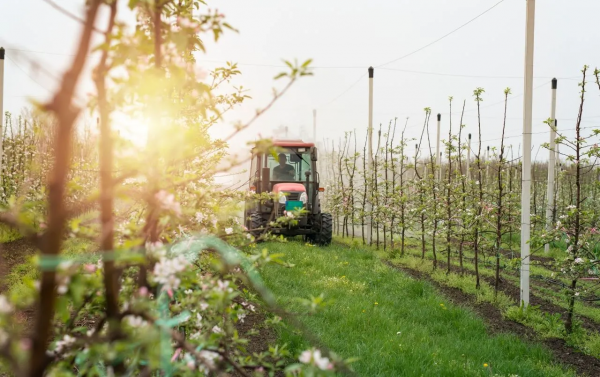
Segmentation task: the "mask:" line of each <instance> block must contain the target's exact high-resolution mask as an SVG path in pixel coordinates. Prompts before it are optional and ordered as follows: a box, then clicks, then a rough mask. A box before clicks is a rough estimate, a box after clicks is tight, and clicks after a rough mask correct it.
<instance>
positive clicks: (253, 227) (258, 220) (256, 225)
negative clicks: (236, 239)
mask: <svg viewBox="0 0 600 377" xmlns="http://www.w3.org/2000/svg"><path fill="white" fill-rule="evenodd" d="M248 222H249V224H248V225H249V226H248V230H249V231H250V233H251V234H252V235H253V236H254V237H255V238H258V237H260V236H261V235H262V233H263V230H262V228H263V219H262V217H261V216H260V215H259V214H257V213H251V214H250V219H249V221H248Z"/></svg>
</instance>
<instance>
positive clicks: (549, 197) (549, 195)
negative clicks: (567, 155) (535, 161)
mask: <svg viewBox="0 0 600 377" xmlns="http://www.w3.org/2000/svg"><path fill="white" fill-rule="evenodd" d="M557 86H558V80H556V79H552V104H551V108H550V124H549V126H550V146H549V148H548V153H549V156H548V188H547V191H546V229H548V230H550V228H552V213H553V210H554V184H555V182H554V173H555V171H556V152H555V149H556V144H555V139H556V87H557ZM544 252H545V253H546V254H548V253H549V252H550V244H549V243H547V244H546V245H545V246H544Z"/></svg>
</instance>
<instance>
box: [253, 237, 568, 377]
mask: <svg viewBox="0 0 600 377" xmlns="http://www.w3.org/2000/svg"><path fill="white" fill-rule="evenodd" d="M266 247H267V248H268V249H269V250H270V251H271V252H276V253H283V254H284V255H285V257H284V258H285V260H286V261H287V262H290V263H293V264H294V265H295V267H293V268H286V267H283V266H275V265H271V266H267V267H266V268H264V270H263V277H264V279H265V282H266V283H267V286H268V287H269V288H270V289H271V290H272V291H273V293H274V294H275V296H276V297H277V299H278V303H279V304H280V305H282V306H283V307H284V308H285V309H287V310H288V311H291V312H295V313H303V314H300V315H299V317H298V319H299V320H300V321H302V322H303V324H304V325H305V326H307V327H308V328H310V329H311V330H312V331H313V332H314V333H315V334H316V335H317V336H318V337H319V338H320V339H321V340H322V341H323V342H324V344H325V345H326V346H328V347H329V348H331V349H332V350H334V351H335V352H337V353H338V354H340V355H341V356H343V357H344V358H348V357H358V358H359V360H358V361H357V362H356V363H355V364H354V369H355V370H356V371H357V373H358V374H359V375H361V376H488V375H494V374H498V375H500V376H508V375H511V374H516V375H519V376H573V375H574V373H572V372H570V371H567V370H566V369H564V368H563V367H561V366H559V365H556V364H555V363H554V362H553V358H552V355H551V354H550V353H549V351H547V350H546V349H545V348H544V347H542V346H541V345H538V344H529V343H526V342H524V341H522V340H520V339H519V338H518V337H517V336H515V335H511V334H501V335H496V336H490V335H488V334H487V333H486V328H485V325H484V322H483V321H482V320H481V319H480V318H478V317H477V316H476V315H475V314H474V313H473V312H471V311H469V310H467V309H464V308H461V307H457V306H455V305H452V304H450V303H449V302H448V301H446V300H445V299H444V298H443V297H442V296H441V295H440V294H438V293H437V292H436V291H435V289H434V288H433V287H432V286H431V284H429V283H427V282H424V281H418V280H414V279H412V278H410V277H408V276H406V275H405V274H403V273H400V272H398V271H397V270H394V269H392V268H390V267H388V266H386V265H384V264H383V263H382V262H381V261H380V259H379V258H378V256H377V255H375V254H374V253H372V252H368V251H365V250H364V249H362V248H353V247H345V246H340V245H332V246H329V247H326V248H320V247H307V246H305V245H304V244H302V243H298V242H289V243H286V244H277V243H270V244H267V246H266ZM320 294H323V295H324V298H325V301H326V302H328V305H326V306H325V307H324V308H323V309H322V310H321V311H318V312H317V313H315V314H309V313H307V307H306V303H305V302H303V300H300V299H299V298H304V299H310V297H311V296H314V297H317V296H319V295H320ZM278 331H279V336H280V342H281V343H286V344H288V346H289V347H290V348H291V349H292V350H293V351H301V350H303V349H305V348H308V347H309V346H308V345H307V343H306V341H305V339H303V338H302V335H301V334H300V333H299V332H297V331H294V329H292V328H281V329H279V330H278ZM484 364H486V365H487V367H485V366H484ZM490 368H491V369H490Z"/></svg>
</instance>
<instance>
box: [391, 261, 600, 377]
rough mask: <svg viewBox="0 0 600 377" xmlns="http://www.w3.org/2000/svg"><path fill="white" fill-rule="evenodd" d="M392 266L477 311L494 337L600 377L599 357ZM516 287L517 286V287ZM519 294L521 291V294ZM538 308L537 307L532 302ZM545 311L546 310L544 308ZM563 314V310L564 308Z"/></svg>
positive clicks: (427, 279)
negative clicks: (533, 345) (535, 347)
mask: <svg viewBox="0 0 600 377" xmlns="http://www.w3.org/2000/svg"><path fill="white" fill-rule="evenodd" d="M383 262H384V263H385V264H387V265H388V266H390V267H392V268H394V269H396V270H399V271H402V272H404V273H406V274H408V275H409V276H412V277H413V278H416V279H419V280H426V281H428V282H430V283H431V284H433V285H434V286H435V287H436V288H437V289H438V290H439V291H440V292H441V293H442V294H444V295H445V296H446V297H447V298H448V299H449V300H450V301H452V302H453V303H455V304H457V305H460V306H463V307H466V308H469V309H471V310H473V311H475V312H476V313H477V314H478V315H479V316H481V317H482V318H483V320H484V321H485V323H486V325H487V328H488V331H489V333H490V334H497V333H512V334H515V335H517V336H519V337H521V338H522V339H524V340H526V341H528V342H540V343H542V344H544V345H545V346H546V347H547V348H548V349H549V350H550V351H551V352H552V354H553V355H554V357H555V359H556V361H557V362H559V363H561V364H564V365H568V366H571V367H572V368H573V369H574V370H575V371H576V372H577V374H578V375H580V376H590V377H595V376H599V375H600V360H598V359H596V358H595V357H592V356H589V355H585V354H582V353H580V352H578V351H576V350H574V349H573V348H571V347H569V346H568V345H567V344H566V343H565V341H564V340H562V339H539V337H538V336H537V335H536V334H535V332H534V331H533V330H532V329H530V328H528V327H527V326H524V325H522V324H520V323H517V322H513V321H509V320H506V319H505V318H504V317H503V316H502V313H501V311H500V309H498V308H496V307H495V306H493V305H492V304H489V303H481V302H476V300H475V297H474V296H472V295H469V294H466V293H464V292H463V291H461V290H460V289H458V288H453V287H447V286H444V285H441V284H439V283H437V282H436V281H434V280H433V279H431V278H430V277H429V276H427V274H424V273H422V272H420V271H415V270H412V269H409V268H405V267H400V266H395V265H393V264H392V263H390V262H389V261H385V260H384V261H383ZM503 285H504V286H506V287H503V288H505V289H506V290H507V292H511V294H512V292H513V290H512V288H510V287H508V286H507V285H506V284H503ZM513 287H514V286H513ZM517 293H518V290H517ZM532 302H533V303H534V305H537V304H536V303H535V302H536V301H532ZM541 309H542V310H546V309H544V308H541ZM561 310H563V309H562V308H561Z"/></svg>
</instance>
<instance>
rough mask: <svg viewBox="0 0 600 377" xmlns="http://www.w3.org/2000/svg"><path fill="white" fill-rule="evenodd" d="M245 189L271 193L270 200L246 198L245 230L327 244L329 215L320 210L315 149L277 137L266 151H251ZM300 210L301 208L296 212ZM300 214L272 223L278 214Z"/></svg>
mask: <svg viewBox="0 0 600 377" xmlns="http://www.w3.org/2000/svg"><path fill="white" fill-rule="evenodd" d="M249 189H250V191H254V192H256V193H271V194H274V195H272V196H271V197H272V198H273V199H270V200H256V199H249V200H247V201H246V209H245V214H244V215H245V216H244V218H245V219H246V226H247V228H248V230H249V231H250V232H251V233H252V234H253V235H254V236H255V237H258V236H260V235H261V234H263V233H264V232H265V231H267V230H268V231H270V232H271V233H272V234H275V235H283V236H285V237H293V236H299V235H301V236H303V237H304V240H305V241H307V242H310V243H312V244H316V245H320V246H324V245H329V244H330V243H331V238H332V217H331V214H329V213H323V212H322V211H321V200H320V197H319V194H321V193H323V192H324V191H325V189H324V188H323V187H320V186H319V173H318V172H317V148H316V147H315V145H314V144H313V143H305V142H303V141H301V140H285V141H283V140H280V141H275V142H274V143H273V148H272V149H271V150H270V151H269V152H261V151H259V150H257V149H256V148H255V149H253V150H252V161H251V165H250V180H249ZM298 210H301V211H298ZM294 213H295V214H298V213H300V214H301V215H300V216H298V217H297V218H294V220H295V221H294V224H293V225H292V224H291V223H292V222H288V223H286V224H285V225H281V226H273V221H274V220H275V219H277V218H280V217H282V216H293V214H294Z"/></svg>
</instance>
